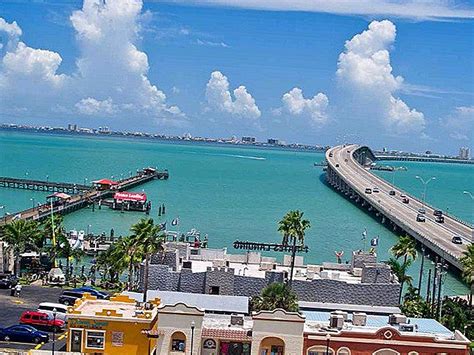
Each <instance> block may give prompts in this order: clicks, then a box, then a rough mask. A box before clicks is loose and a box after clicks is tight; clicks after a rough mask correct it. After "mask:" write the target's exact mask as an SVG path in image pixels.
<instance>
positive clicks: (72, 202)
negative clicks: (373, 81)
mask: <svg viewBox="0 0 474 355" xmlns="http://www.w3.org/2000/svg"><path fill="white" fill-rule="evenodd" d="M168 178H169V172H168V170H163V171H159V170H156V169H154V168H144V169H142V170H138V171H137V173H136V175H133V176H131V177H128V178H125V179H122V180H118V181H117V182H114V184H113V185H100V186H99V185H95V186H85V185H80V184H72V183H58V182H49V181H39V180H25V179H16V178H1V180H0V181H6V182H7V183H4V184H1V183H0V187H6V188H22V189H29V190H36V191H48V192H58V193H66V192H69V193H72V194H71V195H70V196H67V198H63V199H61V200H57V201H54V202H52V203H44V204H42V205H38V206H35V207H32V208H28V209H26V210H23V211H20V212H16V213H12V214H10V215H6V216H4V217H3V218H1V219H0V226H1V225H4V224H7V223H9V222H10V221H12V220H14V219H25V220H34V221H41V220H43V219H45V218H47V217H49V216H51V213H53V214H56V213H59V214H62V215H65V214H68V213H71V212H74V211H77V210H79V209H81V208H84V207H87V206H89V205H93V207H95V205H96V204H97V205H98V204H100V203H101V201H102V200H103V199H105V198H109V197H112V196H113V194H114V193H115V192H117V191H124V190H127V189H130V188H133V187H136V186H139V185H142V184H145V183H147V182H150V181H152V180H167V179H168Z"/></svg>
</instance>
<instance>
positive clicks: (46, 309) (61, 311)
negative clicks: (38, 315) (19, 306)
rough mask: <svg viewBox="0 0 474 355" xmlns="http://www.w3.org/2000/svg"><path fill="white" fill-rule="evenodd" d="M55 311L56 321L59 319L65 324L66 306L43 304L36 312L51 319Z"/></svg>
mask: <svg viewBox="0 0 474 355" xmlns="http://www.w3.org/2000/svg"><path fill="white" fill-rule="evenodd" d="M55 310H56V319H61V320H63V321H65V322H67V306H65V305H63V304H61V303H50V302H43V303H40V304H39V306H38V311H39V312H43V313H46V314H48V316H50V317H51V318H53V317H54V311H55Z"/></svg>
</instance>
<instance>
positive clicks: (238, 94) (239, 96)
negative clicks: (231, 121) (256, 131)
mask: <svg viewBox="0 0 474 355" xmlns="http://www.w3.org/2000/svg"><path fill="white" fill-rule="evenodd" d="M233 94H234V98H232V95H231V93H230V91H229V81H228V79H227V77H226V76H225V75H224V74H222V73H221V72H220V71H214V72H212V73H211V78H210V79H209V82H208V83H207V85H206V99H207V102H208V104H209V106H210V107H211V108H214V109H217V110H219V111H223V112H228V113H230V114H233V115H237V116H241V117H246V118H252V119H256V118H259V117H260V116H261V112H260V110H259V108H258V106H257V105H256V104H255V100H254V98H253V97H252V95H250V94H249V93H248V92H247V89H246V88H245V86H239V87H238V88H237V89H235V90H234V91H233Z"/></svg>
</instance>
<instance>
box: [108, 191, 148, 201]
mask: <svg viewBox="0 0 474 355" xmlns="http://www.w3.org/2000/svg"><path fill="white" fill-rule="evenodd" d="M114 200H121V201H143V202H145V201H146V194H144V193H141V192H116V193H115V195H114Z"/></svg>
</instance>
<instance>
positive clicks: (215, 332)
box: [202, 328, 252, 341]
mask: <svg viewBox="0 0 474 355" xmlns="http://www.w3.org/2000/svg"><path fill="white" fill-rule="evenodd" d="M250 334H251V333H250V329H249V330H245V329H224V328H202V336H204V337H206V338H213V339H225V340H234V341H252V336H251V335H250Z"/></svg>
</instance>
